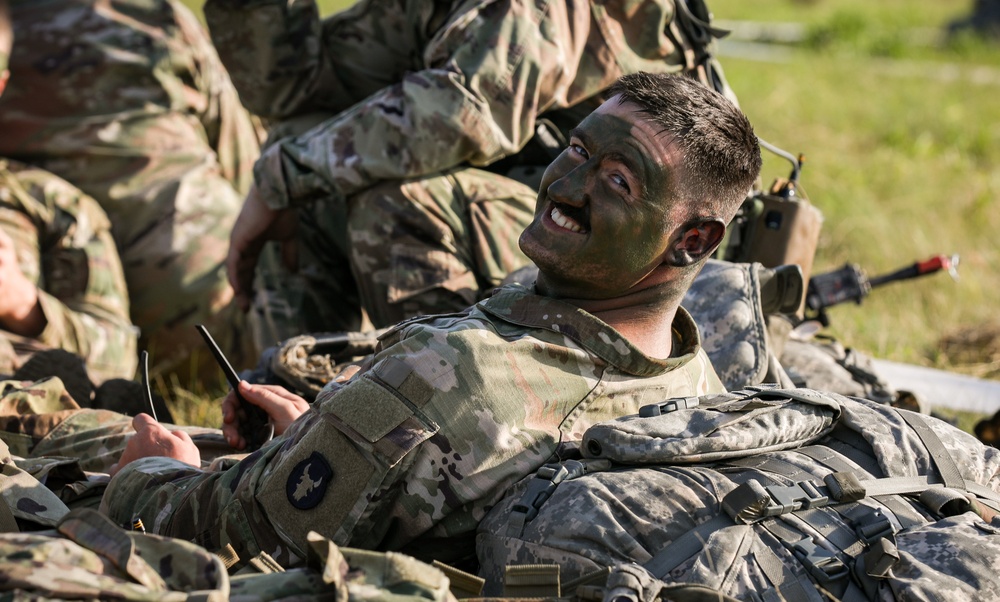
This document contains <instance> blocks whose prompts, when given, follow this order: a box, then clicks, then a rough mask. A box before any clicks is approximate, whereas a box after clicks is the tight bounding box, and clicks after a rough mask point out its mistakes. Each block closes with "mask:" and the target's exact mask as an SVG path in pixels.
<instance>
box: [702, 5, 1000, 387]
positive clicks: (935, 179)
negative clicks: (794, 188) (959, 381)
mask: <svg viewBox="0 0 1000 602" xmlns="http://www.w3.org/2000/svg"><path fill="white" fill-rule="evenodd" d="M970 6H971V3H970V4H969V5H966V6H963V5H953V4H942V3H934V2H924V1H917V2H906V3H903V2H881V3H871V4H869V3H863V2H860V1H859V2H853V1H840V2H822V1H817V2H786V1H778V0H774V1H766V2H756V3H753V5H752V7H751V5H749V4H747V3H742V2H737V1H735V0H731V1H730V0H725V1H713V2H712V9H713V12H714V14H715V16H716V18H722V19H754V20H758V21H760V20H765V19H763V17H762V16H763V15H767V19H766V20H774V21H795V22H800V23H805V24H807V25H808V26H809V31H810V32H820V31H822V32H827V34H828V37H827V39H825V41H823V42H822V43H820V42H817V41H815V40H813V41H812V42H809V41H807V42H806V43H804V44H802V45H800V46H799V47H798V48H796V49H794V50H793V52H792V54H791V57H790V59H789V61H788V62H787V63H766V62H757V61H748V60H739V59H734V58H730V57H723V58H722V62H723V65H724V66H725V68H726V73H727V76H728V78H729V80H730V83H731V85H732V87H733V89H734V90H736V92H737V94H738V95H739V98H740V101H741V104H742V106H743V109H744V111H745V112H746V113H747V115H749V116H750V118H751V120H752V121H753V122H754V124H755V126H756V128H757V132H758V134H759V135H760V136H761V137H763V138H765V139H767V140H769V141H771V142H773V143H776V144H778V145H779V146H782V147H784V148H785V149H787V150H790V151H792V152H795V153H798V152H803V153H805V155H806V157H807V163H806V166H805V168H804V170H803V173H802V183H803V186H804V188H805V190H806V191H807V192H808V193H809V195H810V197H811V199H812V201H813V202H814V203H815V204H816V205H817V206H818V207H820V208H821V209H822V211H823V212H824V214H825V216H826V221H825V224H824V229H823V234H822V236H821V240H820V248H819V251H818V254H817V258H816V262H815V268H814V269H815V270H816V271H823V270H825V269H832V268H835V267H838V266H840V265H842V264H843V263H845V262H848V261H850V262H854V263H858V264H860V265H861V266H862V267H863V268H865V269H866V270H867V271H868V272H869V274H879V273H882V272H887V271H890V270H892V269H895V268H896V267H900V266H902V265H905V264H908V263H910V262H912V261H914V260H918V259H924V258H926V257H928V256H930V255H933V254H937V253H949V254H950V253H959V254H960V255H961V257H962V264H961V266H960V270H959V271H960V274H961V277H960V280H959V281H958V282H953V281H952V280H951V279H950V278H948V277H947V276H945V275H944V274H937V275H934V276H930V277H927V278H925V279H922V280H916V281H910V282H903V283H896V284H891V285H888V286H887V287H885V288H880V289H876V290H875V291H873V292H872V294H871V296H870V297H869V298H868V299H867V300H865V302H864V303H863V304H862V305H861V306H860V307H859V306H841V307H837V308H834V309H833V310H831V312H830V316H831V320H832V322H833V325H832V331H833V333H834V334H835V335H837V336H838V337H840V338H841V339H842V340H843V341H844V342H845V343H847V344H849V345H852V346H854V347H857V348H859V349H863V350H865V351H868V352H870V353H872V354H874V355H876V356H879V357H884V358H887V359H893V360H897V361H905V362H915V363H920V364H925V365H934V366H938V367H944V368H957V369H959V370H961V369H963V365H958V364H956V363H954V362H952V361H950V358H949V356H947V355H945V354H944V353H942V351H941V345H940V339H941V338H942V337H943V336H945V335H948V334H950V333H953V332H956V331H958V330H960V329H963V328H971V327H975V326H978V325H982V324H996V323H997V320H998V318H997V315H996V305H997V299H998V294H997V291H998V290H1000V245H998V244H997V242H996V233H997V232H998V231H1000V211H998V209H1000V207H998V205H1000V169H998V168H997V166H998V165H1000V108H998V107H1000V105H998V104H997V96H998V94H1000V70H997V69H996V68H995V67H994V68H992V70H991V71H988V73H991V74H992V78H986V80H987V81H985V82H984V83H977V82H976V80H975V79H974V77H975V76H976V74H977V68H978V65H977V64H976V63H973V62H971V59H972V58H977V57H978V58H981V59H982V64H983V65H986V66H987V67H990V66H993V65H997V64H1000V45H998V44H997V43H995V42H993V43H991V42H987V41H982V40H971V39H965V40H964V41H963V42H962V45H961V46H960V47H956V46H955V45H946V44H945V45H930V46H928V45H927V44H926V42H925V41H920V42H919V43H918V42H915V41H910V40H908V39H907V38H905V37H904V36H900V37H899V40H900V41H899V45H898V47H897V48H895V49H894V50H893V51H892V52H891V53H885V52H882V51H880V50H879V44H878V43H877V41H878V40H880V39H885V38H886V37H887V36H889V35H890V34H891V33H892V32H899V31H903V30H905V28H910V27H918V28H938V29H940V30H943V28H944V27H945V25H946V24H947V23H948V22H950V21H951V20H953V19H955V18H957V17H959V16H962V15H964V14H965V12H967V11H968V10H969V8H970ZM970 48H976V49H978V52H977V53H970V52H969V49H970ZM887 54H889V55H891V56H887ZM787 171H788V168H787V163H785V162H783V160H780V159H776V158H769V159H768V161H767V163H766V166H765V174H766V176H765V179H769V178H771V177H774V176H777V175H785V174H786V173H787ZM987 375H989V374H987Z"/></svg>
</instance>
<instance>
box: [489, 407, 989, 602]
mask: <svg viewBox="0 0 1000 602" xmlns="http://www.w3.org/2000/svg"><path fill="white" fill-rule="evenodd" d="M697 401H698V402H699V405H698V406H697V407H688V408H687V409H678V410H676V411H673V412H670V411H665V412H664V413H663V414H661V415H657V416H651V417H648V418H641V417H639V416H629V417H624V418H620V419H617V420H615V421H613V422H606V423H602V424H600V425H597V426H595V427H592V428H591V429H590V430H589V431H588V433H587V435H586V437H585V440H584V444H583V446H582V449H583V455H584V457H585V458H602V459H603V461H605V462H607V461H609V460H610V461H611V462H613V463H614V467H613V468H612V469H611V470H608V471H605V472H592V473H590V474H583V475H582V476H578V477H576V478H569V479H567V480H565V481H563V482H561V483H560V484H558V486H557V487H555V488H554V491H552V492H551V496H550V497H548V499H546V500H545V501H544V503H543V504H541V507H540V508H539V511H538V514H537V516H535V517H534V518H531V519H530V520H526V521H523V522H513V521H512V517H514V516H515V514H516V509H515V508H514V505H515V504H517V503H519V502H520V503H524V492H525V491H526V490H529V489H530V485H531V480H525V481H524V482H522V483H521V484H519V485H518V486H517V487H516V488H513V489H512V491H511V493H510V495H509V496H508V497H507V498H506V499H505V500H504V501H503V502H501V503H500V504H498V505H497V506H496V507H495V508H494V509H493V510H492V511H491V512H490V514H489V515H488V516H487V517H486V518H485V519H484V520H483V522H482V523H481V524H480V527H479V534H478V546H477V547H478V555H479V559H480V561H481V563H482V567H483V568H482V572H483V576H485V577H487V590H486V593H487V594H490V593H493V594H495V593H497V592H498V591H500V588H501V587H502V575H503V571H504V568H505V567H506V566H507V565H510V564H536V563H542V564H544V563H556V564H559V565H560V567H561V568H562V572H561V578H562V579H563V580H564V581H571V580H573V579H574V578H577V577H580V576H582V575H585V574H587V573H590V572H591V571H593V570H595V569H599V568H601V567H615V566H619V565H630V564H631V566H632V567H634V568H635V570H638V571H640V572H644V571H643V569H641V568H639V567H638V566H637V565H642V566H643V567H644V568H645V569H646V570H649V571H654V572H653V574H652V575H650V577H652V578H653V579H654V581H656V580H658V581H661V582H663V583H666V584H699V585H703V586H706V587H708V588H712V589H716V590H719V591H721V592H722V593H724V594H726V595H729V596H732V597H734V598H736V599H740V600H750V599H753V600H760V599H763V600H767V599H795V600H820V599H830V600H837V599H878V600H886V599H889V600H891V599H900V600H903V599H905V600H941V599H944V598H945V597H947V599H954V600H956V601H965V600H991V599H995V598H996V597H997V595H1000V579H998V578H997V574H996V569H995V567H996V566H997V562H998V560H1000V519H998V518H996V513H995V512H994V511H992V510H991V509H990V508H987V507H986V505H984V503H983V500H984V498H986V499H992V500H994V501H987V502H986V504H992V505H996V502H995V500H997V499H1000V497H998V495H997V493H996V492H998V491H1000V451H998V450H996V449H993V448H989V447H986V446H983V445H982V444H981V443H979V442H978V441H976V440H975V439H974V438H973V437H971V436H970V435H968V434H966V433H964V432H962V431H960V430H958V429H957V428H954V427H952V426H951V425H949V424H946V423H944V422H942V421H939V420H936V419H933V418H930V417H923V418H920V417H919V416H917V415H914V414H911V413H909V412H907V411H905V410H896V409H894V408H891V407H888V406H885V405H881V404H877V403H875V402H871V401H868V400H855V399H849V398H846V397H842V396H839V395H837V394H834V393H821V392H816V391H811V390H807V389H792V390H785V391H782V390H771V391H764V392H762V393H759V392H753V393H750V392H736V393H727V394H723V395H718V396H705V397H701V398H700V399H698V400H697ZM914 417H916V418H917V419H919V420H920V421H921V422H918V424H921V423H922V424H924V425H925V426H926V429H927V431H929V434H928V432H921V428H920V427H916V426H914V422H913V419H914ZM935 440H936V441H938V442H939V443H940V444H941V447H942V449H940V450H935V449H934V444H933V443H928V442H929V441H930V442H933V441H935ZM586 461H591V462H592V461H594V460H585V462H586ZM950 465H951V466H950ZM845 471H846V472H851V473H853V474H854V475H855V476H857V478H858V479H859V483H860V484H861V485H860V488H861V490H860V491H861V492H860V494H859V495H857V496H856V497H847V498H841V497H840V496H839V495H836V494H834V493H832V491H833V489H828V488H827V487H828V484H829V483H830V481H829V480H827V481H824V477H829V475H831V474H832V473H838V474H843V473H844V472H845ZM918 475H926V476H927V477H928V478H929V480H930V483H932V484H934V485H932V486H928V485H923V488H922V489H921V488H920V487H919V486H917V487H915V488H914V489H913V490H912V491H913V493H912V495H908V496H901V495H895V494H886V495H875V496H872V495H867V496H866V495H865V493H864V489H865V487H869V486H870V487H875V486H877V484H878V482H879V480H882V479H884V478H886V477H889V478H900V477H903V478H907V477H909V478H912V477H917V476H918ZM534 480H537V479H534ZM917 480H918V481H919V479H917ZM807 481H808V482H809V483H813V484H815V483H818V484H819V486H820V487H821V488H823V490H824V491H823V493H825V494H827V495H828V496H829V501H830V504H829V505H827V504H826V502H827V501H828V499H826V498H824V499H822V500H820V499H818V498H819V496H820V495H822V493H818V494H817V495H815V496H814V495H811V494H805V493H803V491H805V490H807V489H808V488H807V487H805V485H804V484H803V483H804V482H807ZM942 482H943V483H944V484H942ZM750 483H756V484H757V485H758V486H759V487H762V489H760V491H766V493H765V498H764V499H765V501H764V502H763V505H760V506H755V505H749V506H742V505H740V504H737V502H736V500H739V499H741V497H740V496H739V495H731V494H732V493H733V492H734V491H736V490H737V488H738V487H741V488H745V487H746V486H747V485H748V484H750ZM797 484H798V485H797ZM866 484H867V485H866ZM763 487H769V489H767V490H764V489H763ZM796 487H802V489H801V490H798V489H796ZM977 487H978V489H977ZM782 491H787V492H789V493H790V495H789V497H788V498H783V497H773V498H771V497H767V496H768V495H773V496H780V495H781V493H780V492H782ZM793 491H799V494H795V493H792V492H793ZM737 493H739V492H737ZM854 493H855V494H857V493H858V491H857V490H855V491H854ZM970 496H971V497H970ZM807 497H808V498H810V499H813V500H815V501H813V502H806V501H805V500H806V498H807ZM743 499H745V498H743ZM754 499H755V500H756V498H754ZM786 499H787V500H788V501H787V503H788V506H787V507H785V508H784V510H782V509H781V508H780V507H781V506H782V504H784V503H786V502H785V501H782V500H786ZM754 503H755V504H757V503H759V501H755V502H754ZM811 504H812V507H810V505H811ZM765 507H767V508H768V509H767V510H766V511H765V509H764V508H765ZM741 508H744V510H742V511H741V510H740V509H741ZM772 509H773V510H774V514H775V516H773V517H772V518H768V516H767V515H768V514H769V513H770V512H771V510H772ZM519 524H523V529H520V530H517V529H516V528H515V530H514V531H511V525H514V526H515V527H516V526H517V525H519ZM685 537H686V538H688V540H689V541H688V543H690V544H692V545H689V546H685V545H680V546H679V547H671V545H672V544H673V543H674V542H677V541H678V540H681V539H682V538H685ZM813 544H815V545H816V546H818V548H813V547H811V546H812V545H813ZM862 559H863V560H862ZM632 563H635V564H632ZM658 566H660V567H664V566H665V567H668V568H666V569H665V571H666V572H658V569H657V567H658ZM640 581H642V580H641V579H640ZM647 585H648V584H647ZM640 589H642V588H640ZM568 593H570V594H571V593H572V592H568ZM630 597H631V599H634V600H652V599H653V598H649V597H647V596H645V595H643V594H642V591H638V592H636V591H633V592H632V594H631V596H630ZM606 599H607V598H606Z"/></svg>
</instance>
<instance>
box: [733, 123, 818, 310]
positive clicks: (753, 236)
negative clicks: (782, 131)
mask: <svg viewBox="0 0 1000 602" xmlns="http://www.w3.org/2000/svg"><path fill="white" fill-rule="evenodd" d="M761 146H763V147H764V148H767V149H769V150H772V151H773V152H775V153H777V154H779V155H781V156H783V157H785V158H786V159H788V160H789V161H791V162H792V172H791V174H790V175H789V176H788V178H787V179H785V178H779V179H777V180H775V181H774V183H773V184H772V185H771V187H770V188H769V189H768V190H766V191H763V190H761V191H755V192H754V193H753V194H752V195H750V197H749V198H747V200H746V201H744V203H743V205H742V206H741V207H740V210H739V211H738V212H737V214H736V217H734V218H733V221H732V223H731V224H730V226H729V230H728V232H727V234H726V239H725V240H724V241H723V244H722V246H721V247H720V250H719V252H718V257H719V258H720V259H724V260H726V261H732V262H738V263H749V262H759V263H761V264H763V265H764V266H766V267H769V268H773V267H777V266H780V265H790V264H794V265H798V266H799V267H800V268H802V277H803V279H804V280H805V281H806V282H809V277H810V275H811V273H812V264H813V258H814V257H815V255H816V247H817V246H818V244H819V234H820V230H821V229H822V226H823V214H822V212H821V211H820V210H819V209H818V208H816V206H814V205H813V204H812V203H811V202H810V201H809V199H808V197H807V196H806V194H805V192H804V191H803V190H802V187H801V186H800V184H799V174H800V173H801V169H802V157H801V156H800V157H798V158H796V157H793V156H792V155H790V154H788V153H786V152H785V151H782V150H781V149H779V148H777V147H774V146H772V145H770V144H768V143H767V142H765V141H763V140H761ZM804 303H805V296H804V295H803V299H802V303H801V304H800V306H799V313H801V312H802V310H803V308H804Z"/></svg>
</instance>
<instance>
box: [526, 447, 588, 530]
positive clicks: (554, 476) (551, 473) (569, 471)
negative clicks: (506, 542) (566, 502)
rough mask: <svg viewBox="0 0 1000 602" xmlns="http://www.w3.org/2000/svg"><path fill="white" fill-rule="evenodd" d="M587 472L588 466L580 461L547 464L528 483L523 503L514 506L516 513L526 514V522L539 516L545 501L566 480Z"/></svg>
mask: <svg viewBox="0 0 1000 602" xmlns="http://www.w3.org/2000/svg"><path fill="white" fill-rule="evenodd" d="M585 472H586V466H585V465H584V463H583V462H580V461H578V460H567V461H566V462H564V463H562V464H546V465H544V466H542V467H541V468H539V469H538V470H537V471H536V472H535V477H534V478H533V479H531V481H530V482H529V483H528V490H527V491H525V492H524V495H523V496H522V497H521V501H520V502H518V503H517V504H515V505H514V507H513V509H512V510H513V511H514V512H522V513H524V515H525V516H524V522H528V521H530V520H531V519H533V518H535V517H536V516H538V510H539V508H541V507H542V504H544V503H545V500H547V499H549V498H550V497H551V496H552V492H553V491H555V490H556V487H557V486H558V485H559V483H562V482H563V481H565V480H566V479H574V478H576V477H578V476H581V475H583V474H584V473H585Z"/></svg>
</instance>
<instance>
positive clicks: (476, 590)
mask: <svg viewBox="0 0 1000 602" xmlns="http://www.w3.org/2000/svg"><path fill="white" fill-rule="evenodd" d="M433 566H434V568H436V569H438V570H440V571H441V572H442V573H444V575H445V577H447V578H448V589H450V590H451V593H453V594H455V597H456V598H458V599H459V600H461V599H463V598H478V597H479V596H480V595H481V594H482V593H483V586H484V585H486V580H485V579H483V578H482V577H479V576H477V575H473V574H472V573H467V572H465V571H463V570H461V569H456V568H455V567H453V566H451V565H450V564H445V563H443V562H441V561H440V560H435V561H434V563H433Z"/></svg>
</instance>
